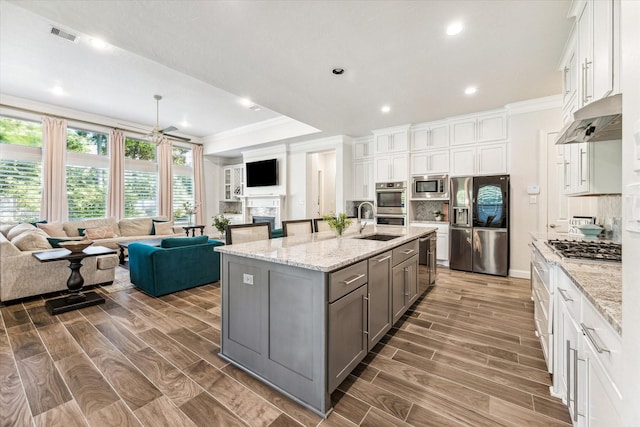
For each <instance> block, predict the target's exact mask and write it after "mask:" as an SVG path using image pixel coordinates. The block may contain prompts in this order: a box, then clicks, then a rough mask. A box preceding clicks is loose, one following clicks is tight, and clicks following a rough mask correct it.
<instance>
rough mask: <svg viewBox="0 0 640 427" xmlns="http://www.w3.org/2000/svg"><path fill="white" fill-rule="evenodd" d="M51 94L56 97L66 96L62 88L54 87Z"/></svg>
mask: <svg viewBox="0 0 640 427" xmlns="http://www.w3.org/2000/svg"><path fill="white" fill-rule="evenodd" d="M51 92H52V93H53V94H54V95H58V96H62V95H64V89H62V86H54V87H52V88H51Z"/></svg>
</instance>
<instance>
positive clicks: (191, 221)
mask: <svg viewBox="0 0 640 427" xmlns="http://www.w3.org/2000/svg"><path fill="white" fill-rule="evenodd" d="M192 225H193V214H191V215H187V226H189V227H191V226H192Z"/></svg>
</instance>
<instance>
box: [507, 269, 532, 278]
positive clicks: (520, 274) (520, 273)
mask: <svg viewBox="0 0 640 427" xmlns="http://www.w3.org/2000/svg"><path fill="white" fill-rule="evenodd" d="M509 277H515V278H517V279H531V271H530V270H513V269H511V270H509Z"/></svg>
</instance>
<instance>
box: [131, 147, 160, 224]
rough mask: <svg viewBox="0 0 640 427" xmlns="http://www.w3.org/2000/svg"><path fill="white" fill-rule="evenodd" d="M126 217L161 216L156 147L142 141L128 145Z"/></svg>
mask: <svg viewBox="0 0 640 427" xmlns="http://www.w3.org/2000/svg"><path fill="white" fill-rule="evenodd" d="M124 151H125V152H124V157H125V161H124V168H125V170H124V216H125V218H139V217H152V216H157V215H158V164H157V161H156V145H155V144H153V143H151V142H146V141H142V140H139V139H133V138H126V139H125V142H124Z"/></svg>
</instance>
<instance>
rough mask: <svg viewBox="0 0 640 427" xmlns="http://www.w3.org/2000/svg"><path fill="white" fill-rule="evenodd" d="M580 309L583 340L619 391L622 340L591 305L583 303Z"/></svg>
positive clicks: (586, 302)
mask: <svg viewBox="0 0 640 427" xmlns="http://www.w3.org/2000/svg"><path fill="white" fill-rule="evenodd" d="M582 305H583V307H582V324H581V325H580V326H581V328H582V332H583V333H584V335H585V340H586V341H587V342H588V344H589V345H591V347H592V348H593V349H594V350H595V352H594V353H595V354H596V355H597V358H598V361H600V363H601V364H602V366H603V367H604V369H605V371H606V373H607V375H608V376H609V378H610V379H611V381H612V382H613V383H614V385H615V386H616V388H617V390H620V386H621V385H622V384H621V380H622V375H621V370H620V367H621V366H622V339H621V338H620V335H618V334H617V333H616V331H615V330H614V329H613V328H612V327H611V325H609V323H607V321H606V320H605V319H604V318H603V317H602V316H600V313H598V312H597V311H596V309H595V308H594V307H593V306H592V305H591V303H590V302H588V301H584V302H583V304H582Z"/></svg>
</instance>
